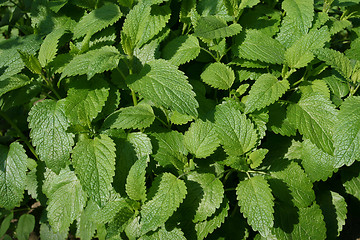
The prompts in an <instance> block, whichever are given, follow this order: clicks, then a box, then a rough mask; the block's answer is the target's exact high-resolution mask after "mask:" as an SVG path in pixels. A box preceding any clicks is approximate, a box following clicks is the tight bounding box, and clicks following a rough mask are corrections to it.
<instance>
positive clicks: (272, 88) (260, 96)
mask: <svg viewBox="0 0 360 240" xmlns="http://www.w3.org/2000/svg"><path fill="white" fill-rule="evenodd" d="M289 88H290V84H289V82H288V80H286V79H284V80H281V81H279V80H278V79H277V78H276V77H275V76H274V75H272V74H269V73H266V74H263V75H261V76H260V77H259V78H258V79H256V81H255V83H254V84H253V85H252V86H251V90H250V92H249V96H248V98H247V100H246V103H245V106H246V107H245V113H251V112H253V111H255V110H260V109H262V108H264V107H266V106H268V105H270V104H272V103H274V102H275V101H277V100H278V99H279V98H280V97H281V96H282V95H283V94H284V93H285V92H286V91H287V90H288V89H289Z"/></svg>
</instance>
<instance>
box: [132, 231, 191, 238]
mask: <svg viewBox="0 0 360 240" xmlns="http://www.w3.org/2000/svg"><path fill="white" fill-rule="evenodd" d="M159 239H161V240H186V238H185V237H184V233H183V232H182V231H181V230H180V229H179V228H174V229H172V230H171V231H167V230H166V229H165V228H160V229H159V230H158V231H156V232H154V233H153V234H151V235H150V236H148V235H144V236H142V237H141V238H139V240H159Z"/></svg>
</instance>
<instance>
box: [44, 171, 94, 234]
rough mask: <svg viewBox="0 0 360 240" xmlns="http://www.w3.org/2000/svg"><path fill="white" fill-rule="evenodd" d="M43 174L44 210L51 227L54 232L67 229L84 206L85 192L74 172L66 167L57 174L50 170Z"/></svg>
mask: <svg viewBox="0 0 360 240" xmlns="http://www.w3.org/2000/svg"><path fill="white" fill-rule="evenodd" d="M45 175H46V176H45V182H44V185H43V192H44V193H45V195H46V196H47V197H48V202H47V208H46V210H47V217H48V219H49V222H50V225H51V228H52V229H53V231H54V232H63V231H68V229H69V227H70V224H71V223H72V222H73V221H74V220H75V219H77V218H78V217H80V214H81V212H82V211H83V208H84V207H85V204H86V199H87V196H86V193H85V192H84V191H83V189H82V187H81V184H80V181H79V180H78V179H77V177H76V175H75V173H74V172H73V171H70V169H68V168H66V169H62V170H61V171H60V173H59V175H56V174H55V173H54V172H51V171H47V172H46V173H45ZM65 196H66V197H65Z"/></svg>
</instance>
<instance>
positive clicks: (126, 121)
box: [103, 103, 155, 129]
mask: <svg viewBox="0 0 360 240" xmlns="http://www.w3.org/2000/svg"><path fill="white" fill-rule="evenodd" d="M154 120H155V115H154V111H153V109H152V107H151V106H150V105H148V104H146V103H140V104H138V105H136V106H131V107H126V108H121V109H120V110H118V111H115V112H113V113H112V114H111V115H110V116H108V117H107V118H106V119H105V121H104V124H103V128H120V129H127V128H133V129H142V128H147V127H149V126H150V125H151V124H152V123H153V122H154Z"/></svg>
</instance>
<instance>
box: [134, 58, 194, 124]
mask: <svg viewBox="0 0 360 240" xmlns="http://www.w3.org/2000/svg"><path fill="white" fill-rule="evenodd" d="M128 83H129V86H130V88H131V89H133V90H135V91H137V92H139V93H140V94H141V95H142V96H144V97H145V98H147V99H149V100H151V101H153V102H154V103H155V104H157V105H160V106H164V107H166V108H171V109H173V110H175V111H178V112H179V113H182V114H189V115H192V116H194V117H196V116H197V110H196V108H197V107H198V106H199V104H198V102H197V101H196V100H195V93H194V92H193V91H192V86H191V85H190V84H189V83H188V81H187V77H186V76H185V75H184V73H183V72H181V71H179V70H178V69H177V68H176V67H175V66H173V65H171V64H170V63H168V62H167V61H165V60H156V61H152V62H150V63H149V64H148V65H145V66H144V68H143V69H142V70H141V72H140V74H139V75H137V76H135V77H130V78H128Z"/></svg>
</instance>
